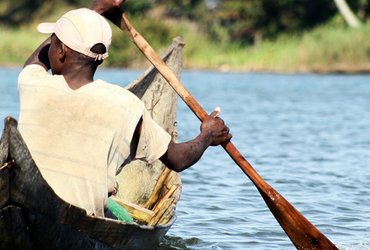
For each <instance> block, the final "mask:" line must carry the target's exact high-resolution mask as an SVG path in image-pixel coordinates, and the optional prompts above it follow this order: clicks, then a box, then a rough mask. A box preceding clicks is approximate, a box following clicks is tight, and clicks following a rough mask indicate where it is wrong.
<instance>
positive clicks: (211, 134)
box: [200, 109, 232, 146]
mask: <svg viewBox="0 0 370 250" xmlns="http://www.w3.org/2000/svg"><path fill="white" fill-rule="evenodd" d="M219 114H220V110H219V109H218V110H215V111H213V112H212V113H211V114H210V115H209V116H208V117H206V118H205V119H204V120H203V122H202V125H201V127H200V131H201V136H202V137H204V139H205V140H206V141H208V143H209V145H210V146H217V145H220V144H224V143H227V142H229V141H230V139H231V137H232V135H231V134H230V133H229V131H230V130H229V128H228V127H227V126H226V125H225V123H224V121H223V120H222V119H221V118H220V117H219Z"/></svg>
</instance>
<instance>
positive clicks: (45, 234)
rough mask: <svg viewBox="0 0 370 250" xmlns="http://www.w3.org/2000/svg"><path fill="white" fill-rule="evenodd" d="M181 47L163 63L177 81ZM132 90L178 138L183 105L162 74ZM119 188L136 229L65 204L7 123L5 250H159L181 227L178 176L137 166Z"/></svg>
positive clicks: (0, 158) (1, 189)
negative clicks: (165, 238)
mask: <svg viewBox="0 0 370 250" xmlns="http://www.w3.org/2000/svg"><path fill="white" fill-rule="evenodd" d="M183 45H184V43H183V40H182V39H181V38H175V39H174V41H173V43H172V45H171V46H170V47H169V48H168V49H167V51H166V52H165V53H164V55H163V58H164V59H165V61H166V62H167V64H168V65H169V66H170V67H171V68H172V70H174V71H175V72H176V73H177V74H180V71H181V68H182V47H183ZM128 89H130V90H131V91H132V92H134V93H135V94H136V95H138V96H139V97H140V98H141V99H142V100H143V101H144V103H145V105H146V107H147V108H148V110H149V111H150V112H151V113H152V116H153V118H154V119H155V120H156V121H157V122H158V123H159V124H160V125H161V126H163V127H164V128H165V129H166V130H167V131H168V132H169V133H170V134H171V135H172V136H173V137H174V138H176V137H177V130H176V105H177V97H176V94H175V92H173V91H172V89H171V88H170V87H169V85H168V84H167V83H166V82H165V80H164V79H163V78H162V77H161V76H160V75H159V74H158V72H157V70H156V69H154V68H153V67H150V68H149V69H148V70H147V71H146V72H145V73H144V74H143V76H142V77H140V79H138V80H137V81H135V82H133V83H132V84H130V85H129V86H128ZM138 176H139V177H140V178H138ZM117 180H118V193H117V194H116V195H115V197H114V199H115V200H116V201H117V202H118V203H119V204H121V205H123V206H125V207H126V209H127V210H128V211H129V212H131V213H132V215H133V217H134V218H135V222H134V223H124V222H121V221H118V220H113V219H109V218H101V217H94V216H89V215H87V214H86V211H85V210H83V209H80V208H78V207H75V206H73V205H71V204H68V203H67V202H65V201H63V200H62V199H61V198H59V197H58V196H57V195H56V194H55V193H54V191H53V190H52V189H51V188H50V186H49V185H48V183H47V182H46V181H45V180H44V179H43V177H42V175H41V174H40V172H39V170H38V168H37V166H36V164H35V162H34V161H33V159H32V157H31V154H30V152H29V151H28V149H27V145H26V144H25V142H24V141H23V139H22V136H21V134H20V133H19V132H18V130H17V121H16V120H15V119H14V118H11V117H7V118H5V125H4V131H3V134H2V137H1V141H0V235H1V240H0V249H156V248H157V247H158V245H159V242H160V240H161V238H162V237H163V236H164V235H165V234H166V232H167V231H168V230H169V229H170V227H171V226H172V225H173V223H174V221H175V219H176V216H175V209H176V203H177V201H178V200H179V198H180V194H181V178H180V176H179V174H178V173H175V172H173V171H170V170H169V169H168V168H166V167H165V166H164V165H163V164H161V163H160V162H156V163H154V164H152V165H151V166H146V165H143V164H142V163H141V162H133V163H131V164H130V165H129V166H128V167H127V168H126V167H125V168H124V169H123V170H122V171H121V173H120V174H119V175H118V177H117ZM139 181H140V182H139ZM136 182H137V183H136Z"/></svg>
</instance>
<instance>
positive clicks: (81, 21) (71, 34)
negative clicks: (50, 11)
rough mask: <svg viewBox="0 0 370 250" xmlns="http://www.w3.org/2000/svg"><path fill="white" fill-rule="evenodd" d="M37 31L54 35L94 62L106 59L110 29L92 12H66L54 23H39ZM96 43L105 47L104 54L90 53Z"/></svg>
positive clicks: (110, 38) (99, 16)
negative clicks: (93, 59)
mask: <svg viewBox="0 0 370 250" xmlns="http://www.w3.org/2000/svg"><path fill="white" fill-rule="evenodd" d="M37 30H38V31H39V32H40V33H43V34H52V33H55V35H56V36H57V37H58V38H59V40H60V41H62V43H64V44H65V45H67V46H68V47H69V48H71V49H72V50H75V51H77V52H80V53H81V54H84V55H86V56H89V57H91V58H95V60H104V59H105V58H107V57H108V48H109V46H110V44H111V41H112V29H111V27H110V26H109V23H108V21H107V20H105V19H104V17H102V16H101V15H99V14H98V13H97V12H95V11H93V10H90V9H87V8H81V9H76V10H71V11H68V12H67V13H65V14H64V15H63V16H62V17H60V18H59V19H58V21H56V22H55V23H40V24H39V25H38V26H37ZM98 43H102V44H103V45H104V46H105V48H106V50H107V51H106V53H104V54H97V53H94V52H92V51H91V48H92V47H93V46H94V45H95V44H98Z"/></svg>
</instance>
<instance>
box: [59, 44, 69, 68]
mask: <svg viewBox="0 0 370 250" xmlns="http://www.w3.org/2000/svg"><path fill="white" fill-rule="evenodd" d="M68 50H69V48H68V47H67V46H66V45H65V44H64V43H60V48H59V54H58V56H59V61H60V62H62V63H64V61H65V60H66V57H67V53H68Z"/></svg>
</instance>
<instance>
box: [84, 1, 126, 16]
mask: <svg viewBox="0 0 370 250" xmlns="http://www.w3.org/2000/svg"><path fill="white" fill-rule="evenodd" d="M124 2H125V0H95V1H94V4H93V6H92V7H91V9H92V10H94V11H96V12H97V13H99V14H100V15H103V16H105V15H110V14H112V13H116V14H117V13H122V11H121V5H122V4H123V3H124Z"/></svg>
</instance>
